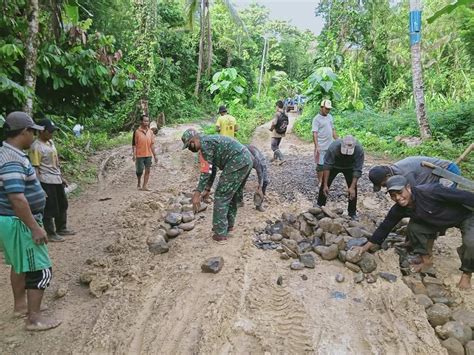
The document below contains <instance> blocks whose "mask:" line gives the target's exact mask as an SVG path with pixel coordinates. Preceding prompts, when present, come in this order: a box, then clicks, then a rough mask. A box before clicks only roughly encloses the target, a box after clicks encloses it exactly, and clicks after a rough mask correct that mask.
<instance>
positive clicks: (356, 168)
mask: <svg viewBox="0 0 474 355" xmlns="http://www.w3.org/2000/svg"><path fill="white" fill-rule="evenodd" d="M341 144H342V139H336V140H335V141H334V142H332V143H331V145H330V146H329V148H328V151H327V152H326V155H325V156H324V167H323V170H331V169H333V168H336V169H343V170H344V169H352V171H353V177H356V178H360V177H361V176H362V167H363V166H364V149H363V148H362V146H361V145H360V143H359V142H356V145H355V149H354V154H352V155H344V154H342V153H341Z"/></svg>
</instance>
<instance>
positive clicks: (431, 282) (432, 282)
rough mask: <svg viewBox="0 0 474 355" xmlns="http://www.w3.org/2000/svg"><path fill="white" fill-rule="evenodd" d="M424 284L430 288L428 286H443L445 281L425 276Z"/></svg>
mask: <svg viewBox="0 0 474 355" xmlns="http://www.w3.org/2000/svg"><path fill="white" fill-rule="evenodd" d="M423 284H425V286H428V285H439V286H443V281H442V280H440V279H437V278H436V277H431V276H425V277H424V278H423Z"/></svg>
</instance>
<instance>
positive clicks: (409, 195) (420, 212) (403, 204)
mask: <svg viewBox="0 0 474 355" xmlns="http://www.w3.org/2000/svg"><path fill="white" fill-rule="evenodd" d="M387 190H388V192H389V193H390V197H391V198H392V200H393V201H394V202H396V204H395V205H394V206H393V207H392V208H391V209H390V211H389V212H388V215H387V217H385V219H384V220H383V222H382V223H381V224H380V226H379V227H378V228H377V229H376V230H375V232H374V234H373V235H372V237H371V238H369V242H368V243H367V244H366V245H364V246H363V247H360V248H359V252H360V253H363V252H365V251H367V250H369V249H370V247H371V246H372V245H373V244H381V243H382V242H383V241H384V240H385V238H386V237H387V236H388V234H389V233H390V232H391V230H392V229H393V228H394V227H395V226H396V225H397V223H398V222H400V220H401V219H402V218H404V217H410V222H409V223H408V227H407V236H408V240H409V242H410V244H411V245H412V246H413V248H414V252H415V253H416V254H419V255H421V258H422V263H421V264H420V265H418V267H417V268H416V269H415V270H414V271H421V270H422V269H424V268H427V267H430V266H431V265H432V264H433V261H432V255H431V252H432V247H433V242H434V240H435V239H436V237H437V235H438V232H440V231H443V230H445V229H447V228H451V227H457V228H459V229H460V230H461V233H462V245H461V246H460V247H459V248H458V254H459V257H460V259H461V268H460V270H461V271H462V272H463V274H462V276H461V280H460V281H459V284H458V287H459V288H461V289H470V288H471V277H472V272H473V271H474V212H473V210H474V193H472V192H469V191H464V190H458V189H451V188H447V187H444V186H443V185H441V184H439V183H432V184H424V185H418V186H416V187H412V186H410V184H409V183H408V180H407V179H406V178H405V177H404V176H403V175H395V176H392V177H391V178H389V179H388V180H387Z"/></svg>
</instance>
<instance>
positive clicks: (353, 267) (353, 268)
mask: <svg viewBox="0 0 474 355" xmlns="http://www.w3.org/2000/svg"><path fill="white" fill-rule="evenodd" d="M344 265H346V267H347V268H348V269H349V270H351V271H354V272H360V267H359V266H358V265H356V264H353V263H350V262H348V261H346V262H345V263H344Z"/></svg>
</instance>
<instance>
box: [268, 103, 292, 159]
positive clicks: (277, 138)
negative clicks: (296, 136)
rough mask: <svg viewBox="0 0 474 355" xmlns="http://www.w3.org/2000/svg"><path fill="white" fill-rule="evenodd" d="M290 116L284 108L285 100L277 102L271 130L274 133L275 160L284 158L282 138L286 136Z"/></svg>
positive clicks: (273, 149) (273, 148)
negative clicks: (281, 147) (281, 148)
mask: <svg viewBox="0 0 474 355" xmlns="http://www.w3.org/2000/svg"><path fill="white" fill-rule="evenodd" d="M288 123H289V121H288V116H287V115H286V113H285V111H284V110H283V101H281V100H278V101H277V102H276V112H275V115H274V116H273V119H272V123H271V126H270V131H271V132H273V134H272V151H273V160H280V161H281V160H283V154H282V153H281V151H280V143H281V139H282V138H283V137H284V136H285V134H286V130H287V128H288Z"/></svg>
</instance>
